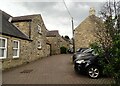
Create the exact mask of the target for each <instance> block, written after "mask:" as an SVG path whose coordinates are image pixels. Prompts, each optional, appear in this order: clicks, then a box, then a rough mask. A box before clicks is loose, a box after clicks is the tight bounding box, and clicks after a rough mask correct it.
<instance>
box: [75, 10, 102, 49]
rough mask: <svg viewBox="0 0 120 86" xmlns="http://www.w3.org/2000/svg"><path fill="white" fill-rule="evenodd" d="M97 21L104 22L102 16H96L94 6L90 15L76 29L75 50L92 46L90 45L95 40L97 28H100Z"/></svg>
mask: <svg viewBox="0 0 120 86" xmlns="http://www.w3.org/2000/svg"><path fill="white" fill-rule="evenodd" d="M97 22H101V23H102V21H101V20H100V18H98V17H97V16H95V10H94V8H90V11H89V16H88V17H87V18H86V19H85V20H84V21H83V22H82V23H81V24H80V25H78V26H77V28H76V29H75V32H74V39H75V50H77V49H78V48H87V47H90V46H89V45H90V44H91V43H93V42H95V40H96V37H95V30H96V29H99V27H98V23H97Z"/></svg>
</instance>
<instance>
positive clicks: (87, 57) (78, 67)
mask: <svg viewBox="0 0 120 86" xmlns="http://www.w3.org/2000/svg"><path fill="white" fill-rule="evenodd" d="M99 59H100V58H99V56H98V55H96V54H95V53H94V51H93V50H92V49H91V50H89V52H88V53H81V54H79V57H78V58H77V59H75V61H74V69H75V71H76V72H79V73H85V74H88V76H89V77H91V78H94V79H95V78H98V77H99V76H100V75H101V74H102V67H101V65H100V64H99Z"/></svg>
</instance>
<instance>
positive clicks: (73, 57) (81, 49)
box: [72, 48, 89, 62]
mask: <svg viewBox="0 0 120 86" xmlns="http://www.w3.org/2000/svg"><path fill="white" fill-rule="evenodd" d="M87 49H89V48H79V49H78V50H77V51H76V52H75V53H74V54H73V56H72V62H74V60H75V59H76V58H77V55H79V54H81V53H82V52H83V51H85V50H87Z"/></svg>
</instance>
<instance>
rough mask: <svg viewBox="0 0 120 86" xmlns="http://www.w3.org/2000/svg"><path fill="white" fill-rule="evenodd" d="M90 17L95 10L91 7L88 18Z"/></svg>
mask: <svg viewBox="0 0 120 86" xmlns="http://www.w3.org/2000/svg"><path fill="white" fill-rule="evenodd" d="M91 15H95V9H94V8H93V7H91V8H90V10H89V16H91Z"/></svg>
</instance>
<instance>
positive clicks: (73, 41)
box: [63, 0, 75, 53]
mask: <svg viewBox="0 0 120 86" xmlns="http://www.w3.org/2000/svg"><path fill="white" fill-rule="evenodd" d="M63 3H64V5H65V7H66V10H67V12H68V14H69V16H70V18H71V22H72V35H73V40H72V41H73V53H75V41H74V22H73V17H72V16H71V14H70V11H69V10H68V8H67V5H66V3H65V1H64V0H63Z"/></svg>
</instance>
